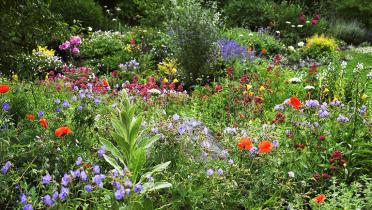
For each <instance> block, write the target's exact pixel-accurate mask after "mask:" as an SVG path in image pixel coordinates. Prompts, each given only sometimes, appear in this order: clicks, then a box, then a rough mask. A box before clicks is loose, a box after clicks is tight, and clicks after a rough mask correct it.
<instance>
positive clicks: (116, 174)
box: [112, 169, 119, 177]
mask: <svg viewBox="0 0 372 210" xmlns="http://www.w3.org/2000/svg"><path fill="white" fill-rule="evenodd" d="M117 176H119V171H118V170H116V169H114V170H112V177H117Z"/></svg>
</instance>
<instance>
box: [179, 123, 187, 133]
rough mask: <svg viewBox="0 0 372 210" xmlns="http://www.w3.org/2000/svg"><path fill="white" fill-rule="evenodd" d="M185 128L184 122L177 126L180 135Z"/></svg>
mask: <svg viewBox="0 0 372 210" xmlns="http://www.w3.org/2000/svg"><path fill="white" fill-rule="evenodd" d="M186 129H187V126H186V125H185V124H182V125H181V126H180V127H179V128H178V133H179V134H180V135H182V134H184V133H185V132H186Z"/></svg>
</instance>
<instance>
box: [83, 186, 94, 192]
mask: <svg viewBox="0 0 372 210" xmlns="http://www.w3.org/2000/svg"><path fill="white" fill-rule="evenodd" d="M92 189H93V187H92V185H91V184H87V185H85V187H84V190H85V191H86V192H92Z"/></svg>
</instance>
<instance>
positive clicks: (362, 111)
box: [359, 105, 367, 115]
mask: <svg viewBox="0 0 372 210" xmlns="http://www.w3.org/2000/svg"><path fill="white" fill-rule="evenodd" d="M366 111H367V106H366V105H363V106H362V107H361V108H360V109H359V114H360V115H363V114H364V113H365V112H366Z"/></svg>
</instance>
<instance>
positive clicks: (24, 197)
mask: <svg viewBox="0 0 372 210" xmlns="http://www.w3.org/2000/svg"><path fill="white" fill-rule="evenodd" d="M19 200H20V202H21V203H22V204H23V205H25V204H26V202H27V196H26V195H25V194H24V193H21V194H19Z"/></svg>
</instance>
